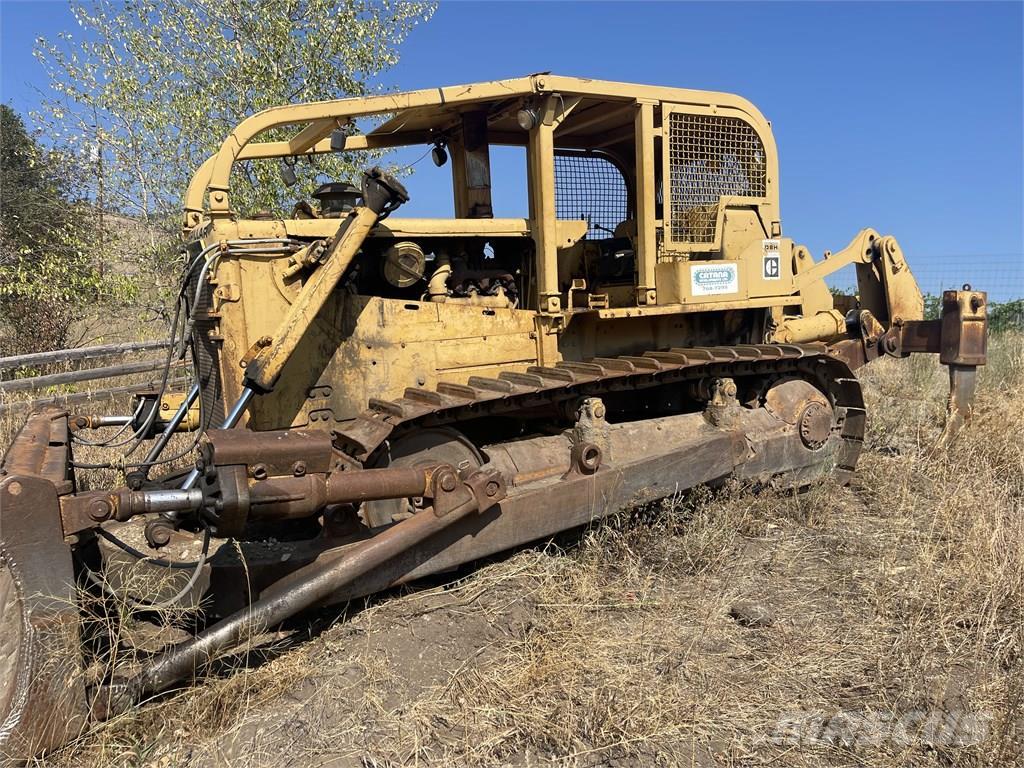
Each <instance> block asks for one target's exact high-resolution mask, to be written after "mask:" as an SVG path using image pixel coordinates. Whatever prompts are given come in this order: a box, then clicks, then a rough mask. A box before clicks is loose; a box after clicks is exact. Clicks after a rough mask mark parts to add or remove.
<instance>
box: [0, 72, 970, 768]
mask: <svg viewBox="0 0 1024 768" xmlns="http://www.w3.org/2000/svg"><path fill="white" fill-rule="evenodd" d="M356 121H360V122H361V123H363V124H372V125H373V127H372V128H370V129H363V130H360V129H359V128H357V125H356ZM286 129H287V133H284V132H283V131H285V130H286ZM282 137H284V138H282ZM404 146H418V147H420V148H422V149H423V150H424V152H430V153H432V155H433V158H434V161H435V163H436V164H437V165H438V166H439V167H440V166H445V165H447V166H448V167H447V168H444V169H442V170H433V169H431V170H428V171H421V173H438V174H444V178H445V181H446V183H447V178H448V176H447V174H448V173H449V172H450V174H451V176H450V179H451V187H452V190H453V198H454V200H453V208H454V211H453V213H454V215H453V216H451V217H449V218H402V217H401V216H399V215H396V211H398V210H399V209H400V207H401V206H402V205H403V204H405V203H406V202H407V200H408V197H409V196H408V194H407V192H406V190H405V188H404V187H403V185H402V184H401V183H400V182H399V181H398V180H397V179H396V178H394V177H393V176H392V175H389V173H387V172H385V171H383V170H381V169H379V168H372V169H370V170H368V171H366V172H365V173H364V174H363V176H362V178H361V179H359V180H357V184H356V185H352V184H349V183H346V182H347V181H351V180H343V179H342V180H333V181H331V182H330V183H326V184H324V185H323V186H321V187H320V188H319V189H318V190H317V192H316V194H315V196H314V197H315V201H314V202H310V201H300V202H298V203H297V204H296V206H295V209H294V210H293V211H287V212H261V213H259V214H256V215H253V214H247V213H246V212H243V211H239V210H237V209H236V207H233V198H232V186H231V181H232V168H235V167H236V166H238V165H239V164H242V163H245V162H246V161H250V160H266V159H271V158H277V160H274V161H273V162H280V163H282V170H283V171H284V174H285V175H287V174H288V173H289V172H290V173H292V174H294V170H295V159H296V158H302V157H304V156H315V155H319V154H322V153H330V152H345V153H349V154H348V156H349V157H353V156H358V153H359V152H360V151H364V152H366V153H367V156H369V155H370V154H371V153H374V152H375V151H379V150H387V149H391V148H395V147H404ZM499 146H511V147H518V148H520V151H522V153H523V159H524V162H523V164H522V166H520V168H521V169H522V171H521V172H522V173H523V179H522V180H523V181H524V182H525V183H524V185H523V186H524V188H525V189H526V194H525V196H524V198H525V199H524V204H523V208H524V210H522V211H504V210H501V209H500V206H499V205H496V204H495V200H494V199H492V194H491V192H492V183H491V162H490V161H491V156H492V154H494V153H495V151H494V150H493V148H495V147H499ZM503 151H504V150H503ZM366 165H369V163H367V164H366ZM364 167H365V166H364ZM182 232H183V236H184V242H185V245H184V249H185V253H186V258H185V267H184V271H183V274H182V276H181V283H180V294H179V299H180V301H179V308H180V316H179V318H178V319H177V320H176V322H175V327H174V329H173V331H172V343H173V347H174V349H175V352H176V353H177V354H178V355H180V356H181V357H182V358H185V357H187V358H188V359H189V360H190V361H191V366H192V368H191V370H192V371H193V373H194V383H193V385H192V386H191V388H190V389H189V390H188V391H187V392H179V393H172V392H168V391H157V392H147V393H140V394H139V395H138V397H137V401H136V402H137V405H136V406H135V407H134V412H133V415H131V416H123V417H117V416H113V417H112V416H91V415H88V414H77V413H70V412H68V411H67V410H61V409H58V408H55V407H51V408H48V409H44V410H41V411H38V412H36V413H34V414H33V415H31V416H30V417H29V418H28V420H27V422H26V424H25V426H24V427H23V428H22V430H21V432H20V434H19V435H18V436H17V437H16V439H15V440H14V441H13V443H12V445H11V446H10V447H9V449H8V451H7V453H6V457H5V460H4V463H3V469H2V470H0V557H2V567H0V585H2V589H0V622H2V623H0V649H2V652H0V716H2V718H3V726H2V730H0V743H2V745H3V747H2V749H3V751H4V754H6V755H7V756H9V757H11V758H15V757H19V756H26V755H32V754H36V753H38V752H40V751H44V750H46V749H51V748H54V747H56V746H58V745H60V744H62V743H64V742H65V741H67V740H68V739H70V738H71V737H73V736H74V735H75V734H77V733H78V732H79V731H80V730H81V729H82V728H84V727H86V725H87V724H88V722H89V721H90V720H92V719H102V718H105V717H109V716H110V715H111V713H116V712H120V711H124V710H125V708H127V707H130V706H132V705H133V704H135V703H136V702H140V701H142V700H143V699H146V698H149V697H152V696H155V695H158V694H160V693H162V692H164V691H166V690H168V689H170V688H172V687H173V686H176V685H180V684H182V683H183V682H184V683H187V682H188V681H190V680H193V679H194V678H195V676H196V675H198V674H199V673H200V672H201V671H202V670H203V669H204V668H205V667H207V666H208V665H209V664H211V662H213V661H214V660H215V659H217V658H218V657H220V656H222V655H224V654H226V653H228V652H229V651H232V650H237V648H238V647H239V646H241V645H243V644H249V645H250V646H251V644H252V643H254V642H257V641H258V639H259V638H260V636H261V635H263V634H265V633H266V632H267V631H268V630H271V629H273V628H275V627H277V626H278V625H280V624H281V623H282V622H284V621H285V620H287V619H289V618H290V617H292V616H295V615H296V614H299V613H300V612H303V611H308V610H310V609H313V608H319V607H322V606H327V605H331V604H340V603H343V602H345V601H348V600H352V599H353V598H358V597H361V596H365V595H368V594H370V593H373V592H376V591H379V590H382V589H385V588H388V587H391V586H394V585H398V584H403V583H406V582H409V581H411V580H414V579H417V578H420V577H423V576H426V575H429V574H436V573H439V572H443V571H447V570H451V569H453V568H455V567H456V566H459V565H462V564H464V563H468V562H471V561H473V560H476V559H478V558H482V557H485V556H488V555H491V554H493V553H496V552H500V551H502V550H507V549H509V548H511V547H514V546H516V545H520V544H524V543H527V542H531V541H538V540H543V539H545V538H546V537H550V536H552V535H553V534H555V533H557V532H559V531H563V530H566V529H570V528H574V527H579V526H583V525H586V524H588V523H591V522H592V521H594V520H596V519H599V518H601V517H603V516H605V515H608V514H610V513H612V512H614V511H616V510H619V509H622V508H628V507H631V506H635V505H640V504H645V503H647V502H650V501H652V500H656V499H659V498H663V497H666V496H669V495H671V494H675V493H677V492H680V491H683V490H685V489H688V488H692V487H694V486H697V485H700V484H708V485H715V484H719V483H722V482H723V481H725V480H726V479H728V478H739V479H740V480H747V481H750V482H753V483H757V484H771V483H774V484H779V485H783V486H787V487H797V488H798V487H802V486H806V485H808V484H810V483H813V482H815V481H816V480H817V479H818V478H820V477H821V476H822V475H824V474H829V473H831V474H833V475H835V476H836V477H837V478H838V479H839V480H840V481H843V480H845V479H846V478H848V476H849V475H850V473H852V472H853V471H854V467H855V465H856V463H857V457H858V454H859V453H860V450H861V445H862V440H863V436H864V425H865V419H866V418H867V414H866V413H865V406H864V400H863V398H862V396H861V388H860V385H859V384H858V381H857V378H856V377H855V375H854V371H855V370H856V369H857V368H859V367H860V366H863V365H865V364H867V363H868V362H870V361H872V360H873V359H875V358H877V357H879V356H883V355H888V356H894V357H906V356H908V355H910V354H911V353H934V354H938V355H939V358H940V360H941V362H942V363H944V364H946V365H947V366H948V367H949V372H950V382H951V394H950V413H949V415H948V420H947V424H946V429H945V432H944V434H943V439H944V440H948V439H949V438H951V437H952V435H953V434H954V433H955V431H956V430H957V429H958V428H959V427H960V426H961V425H962V424H963V422H964V421H965V420H966V419H967V418H968V417H969V415H970V405H971V399H972V396H973V388H974V377H975V373H976V369H977V366H979V365H982V364H984V362H985V346H986V309H985V306H986V296H985V294H984V293H981V292H976V291H972V290H970V289H969V288H968V287H967V286H965V289H964V290H961V291H950V292H947V293H946V294H945V295H944V297H943V306H942V315H941V318H940V319H938V320H930V321H926V320H924V318H923V301H922V296H921V293H920V291H919V289H918V286H917V283H916V282H915V280H914V277H913V275H912V274H911V271H910V268H909V267H908V264H907V261H906V259H905V258H904V255H903V252H902V251H901V249H900V246H899V245H898V243H897V241H896V240H895V239H894V238H893V237H891V236H888V235H881V234H879V233H877V232H875V231H873V230H870V229H865V230H862V231H861V232H859V233H858V234H857V235H856V236H855V237H854V238H853V240H852V242H851V243H850V244H849V245H848V246H847V247H845V248H843V249H842V250H839V251H836V252H834V253H831V254H826V257H825V258H824V259H823V260H818V261H816V260H815V259H814V258H812V256H811V254H810V253H809V252H808V250H807V248H805V247H803V246H801V245H798V244H797V243H796V242H795V241H794V240H793V239H791V238H790V237H788V236H787V235H785V234H784V230H783V227H782V218H781V215H780V206H779V163H778V156H777V153H776V147H775V141H774V139H773V137H772V132H771V128H770V125H769V123H768V121H767V120H766V119H765V118H764V117H763V116H762V115H761V113H760V112H759V111H758V110H757V109H756V108H755V107H754V106H753V105H751V104H750V103H749V102H747V101H745V100H744V99H742V98H739V97H737V96H733V95H729V94H725V93H711V92H703V91H694V90H682V89H676V88H661V87H651V86H642V85H628V84H620V83H610V82H601V81H595V80H586V79H576V78H569V77H558V76H554V75H549V74H538V75H533V76H530V77H524V78H520V79H512V80H504V81H499V82H489V83H480V84H474V85H463V86H457V87H446V88H435V89H430V90H423V91H413V92H408V93H389V94H383V95H374V96H369V97H365V98H351V99H343V100H338V101H326V102H318V103H311V104H300V105H288V106H281V107H277V108H274V109H270V110H267V111H265V112H261V113H259V114H256V115H254V116H252V117H250V118H248V119H246V120H245V121H243V122H242V123H241V124H239V125H238V126H237V127H236V128H235V129H234V131H233V132H232V133H231V135H230V136H228V137H227V138H226V139H225V140H224V143H223V144H222V145H221V147H220V150H219V151H218V152H217V153H216V154H215V155H214V156H212V157H211V158H209V160H207V161H206V162H205V163H204V164H203V165H202V166H201V167H200V168H199V170H198V171H197V172H196V174H195V176H194V178H193V180H192V182H191V184H190V186H189V188H188V190H187V193H186V197H185V205H184V219H183V229H182ZM848 265H854V267H855V269H856V275H857V283H858V295H857V296H856V297H855V298H844V297H834V296H833V295H832V293H831V292H830V290H829V288H828V287H827V285H826V282H825V278H826V277H828V276H829V275H831V274H833V273H835V272H836V271H837V270H838V269H841V268H843V267H846V266H848ZM170 357H173V355H171V356H169V358H170ZM172 414H173V415H172ZM111 425H114V426H118V427H120V428H121V429H128V430H132V434H133V436H134V439H135V440H136V441H137V443H138V445H141V446H148V448H146V449H145V450H139V452H138V453H132V452H130V451H125V452H123V453H121V454H120V455H117V456H113V457H112V461H111V462H110V463H111V465H112V466H114V467H115V468H117V469H119V470H120V472H121V475H122V476H123V483H122V485H121V486H120V487H113V488H102V489H97V488H95V487H92V488H88V487H87V486H86V485H85V484H84V483H83V477H82V475H83V472H84V470H83V468H82V467H81V466H76V464H75V463H74V462H73V460H72V451H73V449H74V447H75V445H76V443H78V442H82V441H85V439H86V438H85V437H84V436H83V433H85V434H92V435H93V438H92V440H90V442H91V443H94V444H95V443H96V442H103V441H102V440H97V439H96V435H97V434H98V435H99V436H100V437H102V435H103V434H105V433H102V432H100V433H88V432H87V430H90V429H104V428H108V427H110V426H111ZM186 430H191V432H190V434H192V435H194V440H192V441H191V445H186V450H191V451H193V453H192V454H191V455H192V457H193V459H194V464H192V465H186V470H182V471H178V472H170V471H168V469H167V468H168V467H172V466H175V465H174V464H173V462H172V461H171V460H173V459H175V458H176V457H177V456H180V455H181V454H182V453H183V450H182V449H181V448H178V447H174V448H173V450H172V449H171V448H168V443H169V442H170V439H171V437H172V436H174V435H175V434H176V433H177V432H180V431H186ZM176 439H177V441H178V442H179V443H180V442H181V441H183V440H184V441H185V442H186V443H188V442H189V441H188V440H187V439H186V438H183V437H182V436H178V437H177V438H176ZM173 445H175V446H176V445H177V443H175V444H173ZM114 453H115V454H116V453H117V452H116V451H114ZM125 456H127V458H125ZM180 465H181V462H179V464H178V466H180ZM113 605H119V606H125V605H127V606H129V607H130V608H131V615H132V617H133V619H132V624H133V627H135V628H137V626H138V625H139V624H144V623H145V622H146V621H150V620H151V621H153V622H154V623H155V624H159V617H160V616H161V613H162V612H166V611H176V613H175V616H176V620H175V622H174V627H173V628H174V631H175V633H176V635H175V636H174V637H169V638H167V639H165V640H163V641H161V642H158V643H156V646H155V647H154V646H152V644H151V645H149V646H145V647H143V646H144V644H141V645H139V646H138V647H134V648H132V649H125V648H123V647H122V646H123V645H124V644H126V643H128V644H130V643H131V642H132V631H133V627H120V628H119V626H118V617H119V616H122V615H124V613H125V612H124V611H121V610H115V609H113V608H112V607H111V606H113ZM94 619H95V620H94ZM98 627H99V629H97V628H98ZM121 630H123V631H121ZM161 644H162V647H160V646H161ZM128 650H131V651H132V652H131V653H129V652H128ZM122 658H127V659H130V663H125V664H118V663H117V660H118V659H122ZM112 660H113V661H112ZM98 661H99V662H102V663H97V662H98ZM97 669H102V672H96V670H97ZM87 670H88V672H87Z"/></svg>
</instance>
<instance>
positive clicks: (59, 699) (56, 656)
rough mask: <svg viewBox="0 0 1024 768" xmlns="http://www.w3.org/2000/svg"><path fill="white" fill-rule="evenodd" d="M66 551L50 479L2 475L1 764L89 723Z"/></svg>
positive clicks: (59, 740) (66, 738)
mask: <svg viewBox="0 0 1024 768" xmlns="http://www.w3.org/2000/svg"><path fill="white" fill-rule="evenodd" d="M81 659H82V651H81V647H80V645H79V609H78V604H77V601H76V590H75V583H74V574H73V571H72V565H71V552H70V550H69V549H68V546H67V545H66V544H65V543H64V539H63V536H62V530H61V524H60V507H59V502H58V500H57V493H56V490H55V489H54V486H53V484H52V483H50V482H49V481H47V480H44V479H42V478H38V477H32V476H26V475H9V476H6V477H3V478H0V764H3V765H10V764H18V763H19V762H21V761H24V760H27V759H29V758H31V757H32V756H34V755H37V754H39V753H40V752H43V751H45V750H47V749H52V748H55V747H58V746H61V745H63V744H65V743H67V742H68V741H71V740H72V739H74V738H75V737H76V736H78V735H79V734H80V733H81V731H82V729H83V728H84V727H85V724H86V714H87V709H86V701H85V684H84V681H83V674H82V662H81Z"/></svg>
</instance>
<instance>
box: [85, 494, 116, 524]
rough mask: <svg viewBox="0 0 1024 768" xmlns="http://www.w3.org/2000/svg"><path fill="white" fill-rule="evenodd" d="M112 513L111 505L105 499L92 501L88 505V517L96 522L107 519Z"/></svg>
mask: <svg viewBox="0 0 1024 768" xmlns="http://www.w3.org/2000/svg"><path fill="white" fill-rule="evenodd" d="M113 511H114V508H113V505H112V504H111V503H110V502H109V501H108V500H107V499H94V500H93V501H92V502H91V503H90V504H89V517H91V518H92V519H93V520H96V521H101V520H106V519H108V518H109V517H110V516H111V514H113Z"/></svg>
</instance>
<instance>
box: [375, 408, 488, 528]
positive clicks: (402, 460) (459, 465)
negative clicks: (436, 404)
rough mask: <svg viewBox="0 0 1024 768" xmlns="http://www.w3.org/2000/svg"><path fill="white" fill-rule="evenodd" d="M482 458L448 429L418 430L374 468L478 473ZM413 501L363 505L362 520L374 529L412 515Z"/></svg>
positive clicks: (391, 448)
mask: <svg viewBox="0 0 1024 768" xmlns="http://www.w3.org/2000/svg"><path fill="white" fill-rule="evenodd" d="M483 463H484V461H483V458H482V457H481V456H480V452H479V451H478V450H477V449H476V447H475V446H474V445H473V444H472V443H471V442H469V440H467V439H466V438H465V437H464V436H463V435H462V434H460V433H459V432H457V431H456V430H454V429H449V428H447V427H435V428H430V429H419V430H416V431H415V432H410V433H408V434H406V435H403V436H401V437H399V438H398V439H397V440H395V441H394V442H393V443H392V444H391V445H390V446H389V449H388V451H387V452H386V453H385V454H384V455H383V456H382V457H381V459H380V460H379V461H378V462H377V463H376V465H375V466H376V467H378V468H382V467H392V468H396V469H397V468H400V467H426V466H430V465H431V464H450V465H451V466H453V467H455V468H456V469H457V470H459V471H460V472H465V471H467V470H473V469H479V468H480V467H481V466H483ZM415 501H416V500H412V502H410V501H408V500H406V499H383V500H380V501H370V502H366V503H364V504H363V508H362V513H363V518H364V520H365V522H366V524H367V525H368V526H370V527H371V528H376V527H377V526H381V525H389V524H390V523H392V522H394V521H395V520H400V519H402V518H404V517H407V516H408V515H409V514H412V513H415V512H416V511H417V510H416V509H414V507H415Z"/></svg>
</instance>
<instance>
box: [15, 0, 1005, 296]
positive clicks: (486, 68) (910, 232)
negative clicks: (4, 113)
mask: <svg viewBox="0 0 1024 768" xmlns="http://www.w3.org/2000/svg"><path fill="white" fill-rule="evenodd" d="M1022 10H1024V4H1022V3H1021V2H1009V3H985V2H971V3H954V2H942V3H937V2H915V3H781V2H762V3H754V4H748V3H716V4H703V3H700V4H698V3H668V2H659V3H638V2H633V3H620V2H602V3H584V2H575V3H553V2H547V3H530V2H512V3H479V2H454V1H452V0H447V1H446V2H442V3H441V5H440V7H439V8H438V10H437V13H436V14H435V16H434V18H433V20H432V21H430V22H429V23H428V24H426V25H423V26H420V27H418V28H417V29H416V30H415V31H414V32H413V34H412V36H411V37H410V39H409V40H408V42H407V43H406V44H405V46H404V47H403V49H402V61H401V62H400V63H399V65H398V66H397V67H396V68H395V69H394V70H392V71H391V72H389V73H387V75H386V77H385V82H386V83H387V84H388V85H394V86H398V87H401V88H403V89H410V88H420V87H430V86H437V85H446V84H454V83H460V82H472V81H477V80H489V79H494V78H499V77H512V76H518V75H523V74H528V73H530V72H537V71H544V70H550V71H554V72H557V73H559V74H567V75H579V76H586V77H597V78H604V79H610V80H623V81H631V82H639V83H653V84H663V85H672V86H681V87H689V88H706V89H709V90H723V91H731V92H735V93H739V94H741V95H743V96H745V97H747V98H749V99H750V100H751V101H753V102H754V103H755V104H757V105H758V106H759V107H760V109H761V110H762V111H763V112H764V113H765V115H766V116H767V117H768V118H769V119H770V120H771V121H772V123H773V127H774V130H775V136H776V140H777V142H778V146H779V153H780V162H781V194H782V223H783V232H784V234H786V235H787V236H790V237H793V238H794V239H796V240H798V241H799V242H803V243H805V244H806V245H808V246H809V247H810V248H811V250H812V252H814V253H815V255H816V256H820V254H821V252H822V251H824V250H825V249H826V248H829V249H833V250H837V249H838V248H841V247H843V246H844V245H846V244H847V242H849V240H850V239H851V238H852V237H853V235H854V234H856V232H857V231H858V230H859V229H860V228H862V227H865V226H871V227H874V228H876V229H878V230H880V231H882V232H883V233H890V234H894V235H896V236H897V237H898V238H899V239H900V242H901V243H902V245H903V248H904V251H905V252H906V253H907V255H908V258H909V259H910V263H911V266H912V267H913V268H914V271H915V272H916V273H918V274H919V275H920V276H921V278H922V283H923V284H924V286H923V287H925V288H927V289H930V290H935V289H936V288H937V287H938V284H939V283H940V282H941V283H942V284H943V285H949V284H952V283H953V282H959V281H962V280H969V281H971V282H973V283H975V284H976V285H978V286H979V287H984V288H988V289H989V290H990V291H992V292H993V293H994V294H995V296H996V297H1000V296H1002V297H1006V296H1009V295H1017V296H1020V295H1024V268H1022V264H1024V220H1022V213H1024V106H1022V103H1024V53H1022V39H1024V13H1022ZM0 26H2V35H0V45H2V59H0V64H2V78H0V98H2V100H3V101H5V102H7V103H9V104H11V105H13V106H14V107H15V108H16V109H19V110H25V109H27V108H29V107H31V106H32V105H33V104H34V102H35V100H36V97H35V89H37V88H45V87H46V84H45V82H44V81H43V76H42V71H41V69H40V68H39V66H38V65H37V64H36V62H35V61H34V59H33V58H32V55H31V51H32V41H33V40H34V39H35V38H36V37H39V36H46V37H50V36H54V35H56V33H58V32H59V31H61V30H63V29H68V30H72V29H74V21H73V19H72V18H71V15H70V13H69V12H68V10H67V7H66V5H65V4H64V3H60V2H33V3H29V2H13V1H12V0H0ZM419 154H420V153H419V152H415V153H412V154H408V155H407V157H408V161H411V160H414V159H416V157H418V156H419ZM494 166H495V167H494V176H495V184H496V189H495V209H496V213H497V214H498V215H502V214H504V215H515V214H517V213H521V211H519V210H515V209H517V208H519V207H520V206H521V204H522V203H521V193H520V192H519V190H520V189H521V187H522V174H523V169H522V165H521V162H520V160H519V158H518V157H517V156H516V155H515V153H514V152H513V151H509V152H501V153H498V154H497V155H496V157H495V158H494ZM416 170H417V173H416V175H415V177H414V179H413V180H412V182H411V184H410V187H411V191H412V193H413V195H414V202H413V204H410V207H409V209H408V215H413V214H416V213H418V214H420V215H430V214H441V213H442V212H444V211H445V210H447V209H448V206H449V203H448V200H447V199H446V198H444V195H446V194H447V191H446V190H447V189H448V186H447V184H446V181H445V180H444V176H445V175H446V172H447V168H445V169H443V170H440V171H439V170H437V169H435V168H434V167H433V166H432V165H430V163H429V159H428V160H426V161H425V162H421V163H419V164H418V165H417V167H416ZM502 178H507V179H508V181H507V182H505V183H504V184H503V183H502V182H501V179H502ZM442 201H443V204H442Z"/></svg>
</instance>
